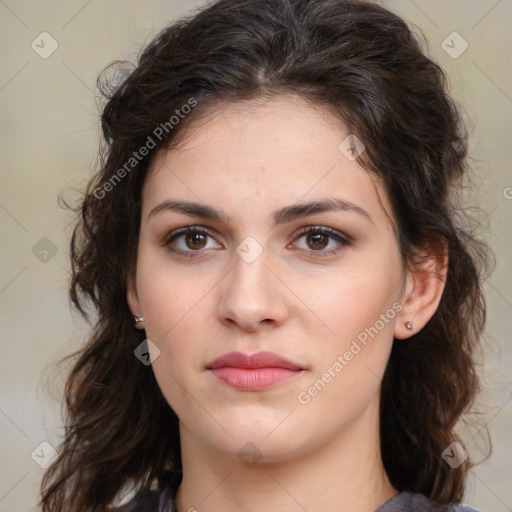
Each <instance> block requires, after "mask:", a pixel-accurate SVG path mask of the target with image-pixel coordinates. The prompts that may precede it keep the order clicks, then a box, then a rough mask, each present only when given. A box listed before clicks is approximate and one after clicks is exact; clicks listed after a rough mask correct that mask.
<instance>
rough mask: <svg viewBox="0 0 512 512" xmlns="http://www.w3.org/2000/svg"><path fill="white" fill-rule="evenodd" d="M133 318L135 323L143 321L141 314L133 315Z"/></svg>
mask: <svg viewBox="0 0 512 512" xmlns="http://www.w3.org/2000/svg"><path fill="white" fill-rule="evenodd" d="M133 320H134V321H135V325H137V324H141V323H142V322H144V318H142V317H141V316H134V317H133Z"/></svg>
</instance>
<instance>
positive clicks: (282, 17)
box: [42, 0, 486, 512]
mask: <svg viewBox="0 0 512 512" xmlns="http://www.w3.org/2000/svg"><path fill="white" fill-rule="evenodd" d="M101 90H102V91H103V93H104V94H105V95H106V96H107V98H108V102H107V103H106V106H105V108H104V110H103V113H102V117H101V122H102V129H103V135H104V139H105V140H104V144H103V149H102V152H101V166H100V167H101V168H100V169H99V171H98V172H97V174H96V175H95V176H94V178H93V179H92V180H91V181H90V183H89V185H88V187H87V190H86V192H85V196H84V198H83V201H81V204H80V207H79V209H78V211H79V218H78V220H77V225H76V227H75V229H74V232H73V236H72V240H71V263H72V280H71V285H70V298H71V301H72V303H73V304H74V305H75V306H76V307H77V308H78V310H79V311H80V312H81V313H82V314H83V315H84V316H86V317H87V318H90V313H91V312H90V311H89V308H92V310H93V312H94V314H95V318H94V321H92V320H91V322H92V323H93V326H92V330H91V332H90V335H89V336H88V340H87V343H86V345H85V347H84V348H83V349H82V350H80V352H79V353H78V354H77V360H76V362H75V363H74V367H73V369H72V371H71V374H70V375H69V378H68V381H67V386H66V389H65V396H66V413H67V418H66V421H67V422H66V429H65V438H64V441H63V444H62V446H61V447H60V450H59V457H58V458H57V459H56V461H55V462H54V464H53V465H52V466H51V467H50V469H49V470H48V471H47V472H46V474H45V476H44V479H43V483H42V504H43V511H44V512H64V511H66V512H67V511H69V510H73V511H77V512H92V511H95V512H96V511H98V512H99V511H104V510H106V509H107V507H108V505H109V504H111V503H112V501H113V500H114V498H115V497H116V495H118V494H119V493H120V492H121V490H122V489H125V488H126V486H128V485H132V486H133V487H134V488H136V489H139V490H144V489H149V488H150V486H151V485H152V484H153V483H154V482H155V481H156V480H160V481H161V482H167V481H168V478H169V475H173V474H177V473H179V470H180V469H181V457H180V445H179V432H178V423H177V418H176V415H175V413H174V412H173V411H172V409H171V408H170V406H169V405H168V404H167V402H166V400H165V399H164V397H163V395H162V393H161V391H160V389H159V387H158V385H157V383H156V380H155V378H154V375H153V372H152V370H151V366H144V365H143V364H141V363H140V361H139V360H138V359H137V358H136V357H134V355H133V351H134V349H135V348H136V347H137V346H138V345H139V344H140V343H141V342H142V341H143V340H144V334H143V333H142V332H141V331H138V330H135V329H134V327H133V319H132V315H131V313H130V310H129V309H128V305H127V303H126V283H127V279H128V277H129V276H131V275H133V272H134V268H135V263H136V251H137V244H138V236H139V229H140V191H141V187H142V183H143V180H144V177H145V174H146V171H147V169H148V166H149V164H150V162H151V159H152V156H153V155H154V154H155V153H156V152H157V151H158V150H159V149H161V148H163V147H168V146H169V145H172V144H173V143H174V141H175V140H176V135H177V134H178V133H181V132H184V131H185V132H186V129H187V126H188V125H189V124H190V122H192V121H193V120H194V119H197V118H198V116H199V113H200V112H204V111H205V108H206V106H207V105H208V106H209V107H215V106H216V105H220V104H221V102H222V101H243V100H248V99H256V98H262V97H264V96H265V95H276V94H287V93H293V94H298V95H300V96H301V97H303V98H305V99H306V100H308V101H311V102H312V103H313V104H317V105H323V106H327V107H328V108H329V109H330V110H331V111H332V112H334V113H335V114H336V115H338V116H339V118H340V119H341V120H342V121H343V122H344V123H345V124H346V125H347V126H348V128H349V130H350V132H351V133H353V134H356V135H357V137H358V138H359V139H360V140H361V141H363V142H364V144H365V147H366V151H365V152H364V153H363V155H361V157H360V158H359V160H360V162H361V165H363V166H364V167H365V168H366V169H367V170H368V172H371V173H375V174H376V175H377V176H379V177H380V178H381V179H382V180H383V183H384V184H385V188H386V190H387V193H388V195H389V197H390V199H391V203H392V205H393V209H394V212H393V213H394V216H395V221H396V229H397V237H398V241H399V245H400V249H401V253H402V256H403V260H404V262H405V263H406V264H407V265H411V266H414V265H415V264H417V262H416V261H415V257H416V255H418V254H419V253H420V252H421V251H424V250H425V249H427V251H433V250H435V248H436V247H440V246H443V244H440V243H439V241H440V240H441V241H443V240H444V242H445V244H446V245H444V247H447V248H448V254H449V266H448V276H447V280H446V286H445V290H444V293H443V296H442V299H441V303H440V306H439V308H438V310H437V312H436V313H435V314H434V316H433V318H432V319H431V320H430V322H429V323H428V324H427V325H426V326H425V327H424V328H423V329H422V330H421V331H420V332H418V333H416V334H414V335H413V336H412V337H411V338H410V339H409V340H407V341H401V342H399V341H395V342H394V346H393V350H392V354H391V358H390V361H389V365H388V367H387V370H386V372H385V375H384V379H383V382H382V392H381V425H380V429H381V448H382V457H383V462H384V466H385V469H386V471H387V474H388V476H389V478H390V480H391V482H392V484H393V485H394V486H395V487H396V488H397V489H399V490H410V491H414V492H421V493H423V494H425V495H427V496H429V497H430V498H432V499H434V500H436V501H439V502H458V501H460V500H461V499H462V494H463V490H464V480H465V477H466V475H467V471H468V469H469V467H470V462H469V460H467V461H466V462H465V463H464V464H462V465H461V466H459V467H458V468H455V469H452V468H451V467H450V466H449V465H448V464H447V463H446V462H444V460H443V459H442V457H441V453H442V452H443V450H444V449H445V448H446V447H447V446H448V445H450V443H451V442H453V441H458V442H459V443H460V444H462V441H461V440H460V439H459V438H458V437H457V435H456V434H455V432H454V426H455V425H456V423H457V422H458V420H459V419H460V418H461V416H462V415H463V414H464V413H465V412H467V411H468V409H469V407H470V406H471V405H472V404H473V402H474V399H475V396H476V392H477V390H478V378H477V372H476V364H475V350H476V349H477V348H478V342H479V338H480V335H481V332H482V329H483V325H484V320H485V302H484V299H483V296H482V290H481V276H482V269H483V265H484V263H485V261H486V247H485V245H484V244H482V243H481V242H479V241H478V240H476V239H475V238H474V236H473V234H472V232H471V229H470V228H469V227H468V226H469V224H467V222H466V220H465V218H466V217H465V216H464V214H463V212H462V210H461V209H460V208H459V207H458V200H457V194H456V191H457V190H458V189H460V186H461V182H462V179H463V178H464V177H465V175H466V170H467V163H466V147H467V141H466V139H467V136H466V133H465V129H464V126H463V123H462V121H461V117H460V114H459V111H458V109H457V108H456V107H455V105H454V103H453V101H452V100H451V98H450V96H449V95H448V92H447V84H446V80H445V75H444V74H443V72H442V70H441V69H440V68H439V66H438V65H437V64H436V63H434V62H433V61H432V60H431V59H430V58H428V57H427V56H426V54H425V52H424V50H422V47H421V45H420V43H419V42H418V40H417V39H416V38H415V37H414V35H413V34H412V32H411V30H410V29H409V28H408V27H407V25H406V24H405V23H404V21H403V20H402V19H401V18H400V17H398V16H396V15H395V14H393V13H391V12H389V11H388V10H387V9H385V8H383V7H381V6H379V5H377V4H375V3H373V2H366V1H357V0H220V1H218V2H215V3H212V4H211V5H209V6H208V7H207V8H204V9H203V10H200V11H198V12H196V13H194V15H193V16H192V15H191V16H189V17H187V18H183V19H181V20H179V21H177V22H176V23H174V24H172V25H171V26H169V27H168V28H167V29H165V30H164V31H163V32H161V33H160V34H159V35H158V36H157V37H156V38H155V39H154V40H153V41H152V42H151V43H150V44H149V45H148V46H147V48H146V49H145V50H144V51H143V52H142V54H141V56H140V58H139V61H138V65H137V66H136V67H135V69H134V70H133V71H132V72H131V73H129V74H128V76H127V77H125V78H124V79H123V80H122V81H121V83H120V84H118V85H117V86H116V87H115V88H114V89H112V88H109V87H105V86H104V87H103V88H102V89H101ZM187 104H188V105H194V107H193V108H190V109H188V110H189V111H190V112H189V113H188V114H186V115H185V114H184V113H186V112H188V111H187V110H186V109H185V108H184V105H187ZM179 114H182V115H179ZM173 115H176V116H178V115H179V118H180V119H179V121H178V122H177V123H174V122H173V121H170V119H171V116H173ZM158 127H160V130H159V131H157V132H155V130H157V128H158ZM156 133H158V134H159V136H156ZM149 138H151V140H152V142H153V143H154V144H149V143H148V141H149ZM144 146H145V147H149V146H152V147H151V148H150V149H149V151H148V153H147V155H146V156H144V157H141V158H138V157H137V159H136V160H137V161H136V162H135V161H134V160H130V159H131V158H134V153H137V155H139V156H140V149H141V148H142V147H144ZM121 169H124V172H123V171H121ZM107 184H109V185H107Z"/></svg>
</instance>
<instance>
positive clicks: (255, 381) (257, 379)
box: [206, 352, 304, 391]
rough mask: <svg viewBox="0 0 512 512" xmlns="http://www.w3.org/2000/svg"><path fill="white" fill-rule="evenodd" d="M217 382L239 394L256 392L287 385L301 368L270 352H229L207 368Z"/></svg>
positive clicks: (299, 372) (301, 370)
mask: <svg viewBox="0 0 512 512" xmlns="http://www.w3.org/2000/svg"><path fill="white" fill-rule="evenodd" d="M206 368H207V370H209V371H210V372H211V373H212V374H213V375H214V376H215V377H216V378H217V379H218V380H220V381H221V382H223V383H224V384H227V385H228V386H231V387H233V388H235V389H238V390H241V391H259V390H262V389H266V388H269V387H272V386H275V385H277V384H280V383H283V382H286V381H289V380H290V379H292V378H294V377H296V376H297V375H300V374H301V373H302V372H303V371H304V368H301V367H300V366H299V365H297V364H295V363H293V362H292V361H289V360H288V359H285V358H284V357H282V356H280V355H278V354H275V353H273V352H257V353H255V354H244V353H242V352H229V353H227V354H224V355H222V356H220V357H218V358H217V359H215V360H214V361H212V362H211V363H209V364H208V365H207V367H206Z"/></svg>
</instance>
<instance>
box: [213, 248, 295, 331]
mask: <svg viewBox="0 0 512 512" xmlns="http://www.w3.org/2000/svg"><path fill="white" fill-rule="evenodd" d="M284 292H285V286H284V284H283V283H282V281H281V280H279V279H278V277H277V276H276V272H275V271H273V270H271V269H270V268H269V266H268V261H267V258H266V257H265V253H264V254H262V255H261V256H260V257H259V258H258V259H256V261H253V262H252V263H248V262H246V261H244V260H243V259H242V258H241V257H239V256H238V255H236V256H235V262H234V266H233V269H232V270H231V272H229V273H228V275H227V276H226V278H225V279H223V280H222V288H221V298H220V300H219V305H218V315H219V319H220V320H221V322H223V323H225V324H230V325H233V324H236V325H237V326H239V327H240V328H241V329H243V330H244V331H248V332H254V331H256V330H258V329H260V328H261V327H262V326H264V325H275V326H279V325H282V324H283V323H284V322H285V321H286V320H287V318H288V317H289V308H288V305H287V303H286V297H285V295H284Z"/></svg>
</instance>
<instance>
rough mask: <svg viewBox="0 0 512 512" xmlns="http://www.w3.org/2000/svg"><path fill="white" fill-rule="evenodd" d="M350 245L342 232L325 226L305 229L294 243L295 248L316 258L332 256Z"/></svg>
mask: <svg viewBox="0 0 512 512" xmlns="http://www.w3.org/2000/svg"><path fill="white" fill-rule="evenodd" d="M348 245H350V242H349V240H348V239H347V238H346V237H345V236H343V235H342V233H340V232H339V231H336V230H334V229H331V228H328V227H325V226H318V227H316V226H315V227H307V228H305V229H303V230H302V231H301V232H299V233H298V238H297V239H296V242H295V244H294V246H295V248H297V249H301V250H303V251H306V252H308V253H309V255H310V256H312V257H315V258H319V257H323V256H332V255H334V254H336V253H337V252H338V251H340V250H341V249H343V247H346V246H348Z"/></svg>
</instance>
